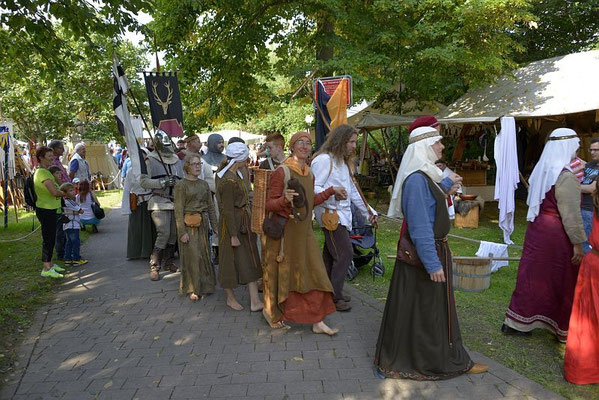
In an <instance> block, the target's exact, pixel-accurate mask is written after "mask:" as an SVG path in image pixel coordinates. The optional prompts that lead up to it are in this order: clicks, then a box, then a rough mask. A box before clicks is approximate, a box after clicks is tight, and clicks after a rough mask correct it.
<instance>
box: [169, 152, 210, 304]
mask: <svg viewBox="0 0 599 400" xmlns="http://www.w3.org/2000/svg"><path fill="white" fill-rule="evenodd" d="M183 169H184V170H185V173H186V175H185V179H183V180H181V181H180V182H179V183H178V184H177V186H175V220H176V222H177V237H178V238H179V254H180V258H181V284H180V286H179V292H180V293H182V294H183V293H184V294H189V298H190V299H191V300H197V299H198V296H201V295H205V294H209V293H213V292H214V287H215V286H216V277H215V274H214V269H213V268H212V264H211V262H210V243H209V242H208V231H209V228H210V226H213V227H216V226H217V225H216V223H217V222H216V212H215V211H214V205H213V204H212V193H211V192H210V188H209V187H208V184H207V183H206V182H204V181H203V180H200V179H198V176H199V175H200V174H201V173H202V161H201V159H200V155H199V154H191V155H187V156H186V157H185V159H184V161H183ZM208 221H210V224H208Z"/></svg>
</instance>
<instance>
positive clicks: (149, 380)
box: [121, 376, 162, 389]
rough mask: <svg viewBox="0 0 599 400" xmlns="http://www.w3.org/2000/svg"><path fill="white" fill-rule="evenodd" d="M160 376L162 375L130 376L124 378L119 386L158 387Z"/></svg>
mask: <svg viewBox="0 0 599 400" xmlns="http://www.w3.org/2000/svg"><path fill="white" fill-rule="evenodd" d="M161 378H162V377H155V376H143V377H136V378H132V377H130V378H127V379H126V380H125V383H123V386H121V389H131V388H136V389H137V388H142V387H149V388H152V387H158V384H159V383H160V379H161Z"/></svg>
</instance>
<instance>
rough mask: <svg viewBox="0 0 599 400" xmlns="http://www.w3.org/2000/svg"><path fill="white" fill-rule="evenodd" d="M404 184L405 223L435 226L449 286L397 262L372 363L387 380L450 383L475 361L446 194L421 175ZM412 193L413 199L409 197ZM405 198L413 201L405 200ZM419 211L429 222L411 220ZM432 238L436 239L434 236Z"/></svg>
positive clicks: (437, 245) (437, 248)
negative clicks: (464, 324) (458, 290)
mask: <svg viewBox="0 0 599 400" xmlns="http://www.w3.org/2000/svg"><path fill="white" fill-rule="evenodd" d="M418 175H421V177H419V176H418ZM423 182H426V183H423ZM404 185H405V186H404V192H403V195H402V196H404V197H403V198H402V208H403V210H404V215H406V218H405V219H404V224H405V223H407V222H406V221H408V220H411V221H413V222H415V224H413V225H412V227H414V226H415V225H416V223H418V224H428V223H430V224H431V225H432V226H431V228H432V232H431V233H433V235H434V245H435V248H436V250H437V256H438V257H439V261H440V262H441V265H442V267H443V270H444V274H445V277H446V282H445V283H438V282H433V281H431V279H430V276H429V274H428V272H427V271H426V269H424V268H423V267H415V266H412V265H409V264H407V263H405V262H403V261H401V260H400V259H397V260H396V261H395V268H394V270H393V276H392V277H391V283H390V285H389V293H388V295H387V302H386V303H385V311H384V313H383V320H382V321H381V329H380V332H379V338H378V341H377V346H376V353H375V361H374V363H375V365H376V366H378V372H379V373H381V374H382V375H384V376H386V377H387V378H401V379H414V380H442V379H450V378H453V377H456V376H458V375H461V374H463V373H466V372H467V371H468V370H470V368H472V366H473V365H474V363H473V362H472V360H471V359H470V356H469V355H468V352H467V351H466V349H465V348H464V346H463V344H462V336H461V333H460V327H459V323H458V318H457V312H456V307H455V299H454V295H453V287H452V276H453V271H452V258H451V251H450V249H449V245H448V244H447V234H448V233H449V228H450V224H449V213H448V212H447V203H446V199H445V194H444V193H443V192H442V191H441V190H440V189H439V188H438V187H437V185H436V184H435V183H434V182H433V181H432V180H431V179H430V178H429V177H428V176H426V175H425V174H424V173H422V172H421V171H417V172H415V173H413V174H412V175H410V176H408V177H407V178H406V180H405V181H404ZM427 189H428V190H427ZM408 191H412V193H415V195H414V196H413V197H411V198H410V196H408V195H407V193H408ZM407 198H410V200H409V202H406V201H405V199H407ZM431 201H433V202H435V203H436V204H435V206H434V211H432V210H431V208H430V202H431ZM406 206H409V207H408V208H406ZM417 207H418V208H421V209H424V213H425V216H426V220H424V219H423V220H422V221H415V220H414V219H413V217H410V214H411V213H413V212H412V211H411V209H412V208H417ZM402 231H403V229H402ZM420 240H427V238H420ZM430 240H431V241H433V237H430ZM419 258H420V256H419Z"/></svg>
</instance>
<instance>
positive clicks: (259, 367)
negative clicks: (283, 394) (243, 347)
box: [250, 361, 285, 372]
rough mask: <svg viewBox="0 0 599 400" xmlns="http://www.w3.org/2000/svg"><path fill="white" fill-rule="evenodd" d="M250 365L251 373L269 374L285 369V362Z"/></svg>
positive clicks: (254, 363)
mask: <svg viewBox="0 0 599 400" xmlns="http://www.w3.org/2000/svg"><path fill="white" fill-rule="evenodd" d="M250 364H251V371H252V372H271V371H282V370H284V369H285V361H254V362H252V363H250Z"/></svg>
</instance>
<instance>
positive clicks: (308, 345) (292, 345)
mask: <svg viewBox="0 0 599 400" xmlns="http://www.w3.org/2000/svg"><path fill="white" fill-rule="evenodd" d="M286 343H287V346H286V347H287V350H290V351H293V350H302V351H313V350H318V347H317V346H316V342H304V341H303V340H302V341H298V342H286Z"/></svg>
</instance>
